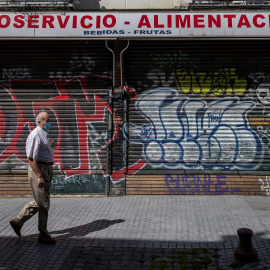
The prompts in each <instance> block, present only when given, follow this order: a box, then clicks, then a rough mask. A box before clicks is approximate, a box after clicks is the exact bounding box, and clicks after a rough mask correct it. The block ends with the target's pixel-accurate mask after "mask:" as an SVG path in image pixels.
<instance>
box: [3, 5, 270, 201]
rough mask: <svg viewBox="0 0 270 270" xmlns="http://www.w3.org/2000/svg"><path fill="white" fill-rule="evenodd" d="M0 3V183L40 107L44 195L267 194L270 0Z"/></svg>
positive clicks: (11, 170)
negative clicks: (50, 142)
mask: <svg viewBox="0 0 270 270" xmlns="http://www.w3.org/2000/svg"><path fill="white" fill-rule="evenodd" d="M0 3H1V7H2V8H1V12H0V33H1V35H0V39H1V40H0V47H1V50H0V55H1V56H0V59H1V62H0V71H1V72H0V86H1V87H0V91H1V95H0V120H1V125H0V147H1V149H0V196H18V195H19V196H20V195H28V194H29V193H30V190H29V187H28V182H27V167H28V163H27V159H26V156H25V140H26V138H27V136H28V134H29V132H30V131H31V130H32V129H33V128H34V127H35V117H36V115H37V113H38V112H39V111H40V110H45V111H47V112H48V113H49V115H50V117H51V121H52V128H51V130H50V137H51V138H52V139H54V140H55V141H56V145H57V146H56V149H55V160H54V177H53V182H52V193H53V194H91V195H99V194H102V195H104V194H107V195H109V196H120V195H137V194H168V195H184V194H194V195H205V194H206V195H223V194H224V195H225V194H242V195H245V194H248V195H269V194H270V179H269V170H270V165H269V162H268V156H269V152H268V151H269V150H270V149H269V148H270V131H269V126H270V107H269V106H270V92H269V91H270V90H269V89H270V65H269V62H270V53H269V49H268V48H269V45H270V44H269V43H270V42H269V37H270V31H269V30H270V13H269V8H268V2H259V3H257V2H246V1H234V2H210V1H205V2H203V1H193V2H189V1H175V0H171V1H154V0H149V1H136V2H135V1H130V0H125V1H124V0H123V1H121V0H119V1H113V3H112V1H107V0H102V1H94V0H93V1H76V3H75V2H74V3H73V2H72V1H54V2H53V1H49V2H47V1H44V2H33V1H29V2H27V1H26V2H20V1H12V2H9V1H5V2H0Z"/></svg>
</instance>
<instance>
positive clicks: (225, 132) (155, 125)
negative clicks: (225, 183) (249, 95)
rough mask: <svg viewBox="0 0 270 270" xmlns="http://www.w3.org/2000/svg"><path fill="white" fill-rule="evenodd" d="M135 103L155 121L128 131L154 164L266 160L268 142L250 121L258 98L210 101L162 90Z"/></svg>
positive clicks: (244, 166) (229, 164) (243, 166)
mask: <svg viewBox="0 0 270 270" xmlns="http://www.w3.org/2000/svg"><path fill="white" fill-rule="evenodd" d="M135 105H136V109H137V110H138V112H139V113H140V114H141V115H142V116H143V117H144V118H145V119H147V120H148V121H149V124H148V125H143V126H136V125H135V124H129V125H126V126H125V127H124V135H125V136H126V137H127V138H128V139H129V143H130V144H138V143H139V144H142V145H143V154H144V157H145V160H146V161H147V163H148V164H149V165H150V166H152V167H155V168H157V167H164V168H169V169H172V168H173V169H207V170H235V169H237V170H254V169H256V168H257V167H258V166H259V164H260V161H261V159H262V156H263V148H262V143H261V140H260V138H259V136H258V135H257V133H256V132H254V131H253V130H251V129H250V127H249V124H248V121H247V113H248V112H249V111H250V110H251V109H252V108H253V107H254V106H255V104H254V102H252V101H240V100H239V98H238V97H236V98H223V99H220V100H218V101H213V102H211V103H207V102H205V101H202V100H196V99H188V98H186V97H180V96H178V92H177V91H176V90H174V89H170V88H157V89H155V90H149V91H147V92H145V93H143V94H142V95H140V96H138V98H137V100H136V103H135ZM221 182H222V181H221ZM217 188H218V186H217ZM221 192H223V191H221Z"/></svg>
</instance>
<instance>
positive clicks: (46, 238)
mask: <svg viewBox="0 0 270 270" xmlns="http://www.w3.org/2000/svg"><path fill="white" fill-rule="evenodd" d="M38 242H39V243H42V244H49V245H50V244H55V243H56V241H55V240H54V239H53V238H52V237H51V236H45V235H42V234H40V235H39V236H38Z"/></svg>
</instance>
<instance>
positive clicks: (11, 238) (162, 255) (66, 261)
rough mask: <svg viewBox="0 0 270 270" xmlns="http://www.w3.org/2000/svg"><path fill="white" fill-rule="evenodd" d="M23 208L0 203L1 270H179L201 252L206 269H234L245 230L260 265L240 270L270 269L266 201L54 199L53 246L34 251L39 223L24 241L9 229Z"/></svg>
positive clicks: (28, 228)
mask: <svg viewBox="0 0 270 270" xmlns="http://www.w3.org/2000/svg"><path fill="white" fill-rule="evenodd" d="M28 201H30V199H29V198H10V199H0V206H1V208H0V209H1V220H0V248H1V249H0V270H3V269H12V270H15V269H20V270H22V269H31V270H34V269H44V270H45V269H150V270H151V269H183V268H181V267H182V266H181V264H180V263H179V261H177V260H178V258H177V254H178V255H179V254H181V256H186V255H188V256H191V255H190V254H195V255H196V254H198V253H200V252H205V253H206V254H208V257H210V259H211V260H212V262H211V263H210V264H208V266H207V267H205V268H204V269H232V267H231V266H230V264H231V263H233V262H234V258H233V255H234V250H235V248H236V247H237V245H238V236H237V229H239V228H242V227H248V228H250V229H252V230H253V232H254V236H253V245H254V247H255V248H256V249H257V251H258V254H259V261H257V262H254V263H250V264H245V265H244V266H242V267H240V268H238V269H270V198H268V197H250V196H236V195H229V196H132V197H131V196H125V197H116V198H113V197H102V198H91V197H90V198H52V200H51V209H50V214H49V230H50V232H51V233H52V235H53V236H54V237H55V239H56V240H57V243H56V245H53V246H49V245H44V244H38V243H37V235H38V230H37V216H35V217H34V218H33V219H32V220H30V221H28V223H26V224H25V226H24V227H23V228H22V237H21V238H18V237H17V236H16V235H15V233H14V231H13V230H12V228H11V227H10V225H9V220H11V219H12V218H14V217H15V216H16V215H17V213H18V212H19V211H20V210H21V208H22V207H23V205H24V204H25V203H26V202H28ZM179 256H180V255H179ZM191 257H192V256H191ZM195 257H196V256H195ZM192 258H193V261H194V256H193V257H192ZM205 265H206V264H205ZM185 269H188V268H185Z"/></svg>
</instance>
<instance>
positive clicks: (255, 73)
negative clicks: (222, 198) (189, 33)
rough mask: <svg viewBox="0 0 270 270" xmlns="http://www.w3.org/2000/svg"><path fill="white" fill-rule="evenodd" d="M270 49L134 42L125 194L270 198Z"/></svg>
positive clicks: (261, 44)
mask: <svg viewBox="0 0 270 270" xmlns="http://www.w3.org/2000/svg"><path fill="white" fill-rule="evenodd" d="M269 45H270V42H269V41H267V40H192V41H191V40H185V41H176V40H171V41H132V42H131V43H130V47H129V49H128V51H127V54H126V63H125V66H126V74H125V79H126V81H127V85H128V88H127V89H128V94H129V97H130V100H129V106H128V123H127V124H126V125H125V129H124V131H125V134H126V138H127V140H128V142H129V143H128V155H127V159H128V160H127V174H128V175H127V183H126V185H127V186H126V191H127V194H262V195H267V194H268V195H269V192H270V189H269V179H268V172H269V169H270V165H269V147H270V131H269V126H270V91H269V89H270V88H269V87H270V65H269V64H270V53H269V49H268V48H269Z"/></svg>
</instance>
